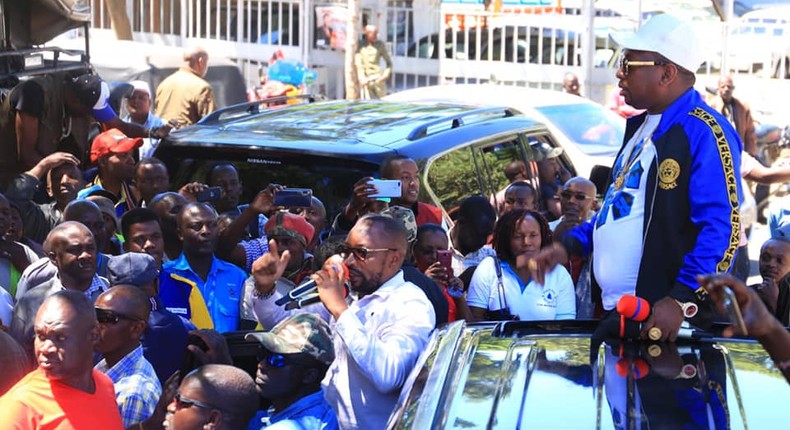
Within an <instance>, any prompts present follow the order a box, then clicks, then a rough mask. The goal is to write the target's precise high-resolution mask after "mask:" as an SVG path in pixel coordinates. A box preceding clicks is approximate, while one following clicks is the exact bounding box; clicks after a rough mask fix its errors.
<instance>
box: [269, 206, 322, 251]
mask: <svg viewBox="0 0 790 430" xmlns="http://www.w3.org/2000/svg"><path fill="white" fill-rule="evenodd" d="M263 231H265V232H266V235H267V236H269V237H274V236H287V237H293V238H295V239H297V240H298V241H300V242H302V245H304V246H307V244H308V243H310V241H311V240H313V232H314V231H315V228H313V226H312V225H310V223H309V222H307V220H306V219H304V217H303V216H300V215H296V214H292V213H290V212H284V211H280V212H277V213H276V214H275V215H274V216H273V217H271V218H269V221H266V225H265V226H264V227H263Z"/></svg>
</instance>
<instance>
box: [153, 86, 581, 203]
mask: <svg viewBox="0 0 790 430" xmlns="http://www.w3.org/2000/svg"><path fill="white" fill-rule="evenodd" d="M303 99H304V100H305V101H306V102H305V103H300V104H294V105H285V106H279V107H277V108H271V109H264V110H260V109H259V106H260V105H259V104H258V103H247V104H242V105H237V106H232V107H229V108H227V109H223V110H219V111H217V112H214V113H213V114H211V115H209V116H207V117H206V118H204V119H203V120H202V121H200V122H199V123H198V124H196V125H193V126H190V127H187V128H185V129H182V130H178V131H177V132H174V133H172V134H171V135H170V137H169V138H167V139H166V140H165V141H163V142H162V143H161V144H160V145H159V147H158V149H157V151H156V153H155V156H156V157H157V158H160V159H161V160H163V161H164V162H165V164H166V165H167V167H168V170H169V171H170V173H171V178H172V182H173V185H174V186H180V185H181V184H184V183H186V182H188V181H195V180H197V181H205V180H206V179H205V178H206V173H207V170H208V169H209V167H210V166H211V165H212V164H213V163H215V162H218V161H230V162H232V163H234V164H235V165H236V166H237V167H238V170H239V172H240V174H241V177H242V181H243V182H244V189H245V193H246V194H245V196H244V198H247V199H249V198H252V196H253V195H254V194H253V193H254V192H256V191H257V190H259V189H261V188H263V187H265V186H266V184H268V183H271V182H275V183H279V184H283V185H286V186H289V187H301V188H311V189H313V190H314V193H315V195H316V196H317V197H319V198H320V199H321V200H322V201H323V202H324V204H325V205H326V206H327V212H328V213H330V214H333V213H337V212H338V211H339V210H340V208H341V207H342V205H343V204H345V202H346V201H347V200H348V198H349V197H350V194H351V190H352V188H353V184H354V183H355V182H356V181H357V180H359V179H360V178H362V177H364V176H377V173H378V169H379V165H380V164H381V162H382V161H383V160H384V159H385V158H387V157H388V156H391V155H395V154H402V155H406V156H408V157H410V158H412V159H414V160H415V161H416V162H417V164H418V166H419V167H420V172H421V184H422V187H421V193H423V195H422V196H421V199H422V200H423V201H432V202H434V203H435V204H436V205H438V206H440V207H442V208H443V209H444V210H445V212H446V213H449V212H451V211H452V210H453V208H455V207H456V206H457V205H458V204H459V202H460V201H461V200H463V199H464V198H465V197H467V196H470V195H473V194H483V195H491V194H493V193H496V192H497V191H498V190H500V189H502V188H503V187H505V186H506V185H507V183H508V181H507V179H506V178H505V175H504V173H503V170H504V168H505V166H507V165H508V164H509V163H511V162H513V161H516V160H521V161H524V162H526V165H527V166H528V170H529V171H530V174H531V175H532V177H533V178H534V181H535V185H537V167H536V166H535V163H534V162H532V161H533V160H534V156H533V153H532V149H531V145H533V144H536V143H545V144H548V145H551V146H557V143H556V140H555V139H554V137H553V136H552V135H551V133H550V132H549V131H548V129H547V128H546V127H545V126H544V125H543V124H542V123H539V122H537V121H536V120H533V119H531V118H528V117H525V116H522V115H519V114H517V113H516V112H514V111H512V110H509V109H507V108H503V107H494V108H490V107H489V108H475V107H469V106H462V105H453V104H433V105H427V104H416V103H395V102H385V101H325V102H315V101H312V100H311V99H310V98H309V97H305V98H303ZM290 101H293V100H290ZM562 161H563V163H564V164H565V166H566V168H568V170H569V171H570V172H571V174H575V170H574V169H573V166H572V165H571V164H570V160H569V159H567V158H565V159H563V160H562Z"/></svg>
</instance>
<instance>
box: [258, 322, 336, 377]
mask: <svg viewBox="0 0 790 430" xmlns="http://www.w3.org/2000/svg"><path fill="white" fill-rule="evenodd" d="M244 339H246V340H251V339H255V340H257V341H258V342H260V343H261V345H263V346H264V347H265V348H266V349H268V350H269V351H271V352H275V353H277V354H305V355H308V356H310V357H313V358H314V359H316V360H317V361H318V362H320V363H323V364H326V365H330V364H331V363H332V361H334V360H335V348H334V346H333V344H332V330H331V329H330V328H329V324H327V322H326V321H324V320H323V319H321V317H320V316H318V314H314V313H308V312H305V313H300V314H296V315H293V316H290V317H288V318H286V319H284V320H282V321H280V322H279V323H277V325H275V326H274V328H272V329H271V330H270V331H268V332H265V333H248V334H247V335H246V336H244Z"/></svg>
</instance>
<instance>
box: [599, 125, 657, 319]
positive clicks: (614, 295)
mask: <svg viewBox="0 0 790 430" xmlns="http://www.w3.org/2000/svg"><path fill="white" fill-rule="evenodd" d="M660 121H661V115H660V114H658V115H648V116H647V118H646V119H645V122H643V123H642V126H640V127H639V130H637V132H636V133H634V136H633V137H631V139H630V140H629V141H628V143H627V144H626V147H625V149H624V150H623V151H622V152H621V154H620V155H619V156H618V157H617V160H616V161H615V163H614V168H613V169H612V171H613V172H614V173H615V175H614V178H618V176H619V175H620V172H624V175H623V181H622V184H621V187H620V188H619V189H618V187H617V185H618V181H617V180H615V181H614V182H613V183H612V184H611V185H610V186H609V189H608V190H607V192H606V198H605V199H604V203H603V207H602V208H601V210H600V211H599V213H598V218H597V219H596V221H595V230H594V232H593V244H594V246H593V273H594V274H595V279H596V280H597V281H598V284H599V285H600V286H601V294H602V299H603V307H604V309H606V310H611V309H614V308H615V306H617V301H618V300H619V299H620V297H621V296H622V295H623V294H634V291H635V290H636V279H637V277H638V276H639V264H640V262H641V260H642V246H643V241H644V228H643V227H644V217H645V206H646V205H647V203H646V202H645V199H646V198H647V192H646V189H647V176H648V173H649V171H650V166H651V165H652V164H653V161H654V160H655V158H656V148H655V146H653V141H652V140H651V136H652V135H653V132H654V131H655V129H656V127H658V123H659V122H660Z"/></svg>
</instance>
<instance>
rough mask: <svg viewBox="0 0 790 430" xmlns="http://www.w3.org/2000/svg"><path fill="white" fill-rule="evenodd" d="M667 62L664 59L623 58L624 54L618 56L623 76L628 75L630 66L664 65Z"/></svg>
mask: <svg viewBox="0 0 790 430" xmlns="http://www.w3.org/2000/svg"><path fill="white" fill-rule="evenodd" d="M667 64H669V63H667V62H665V61H656V60H651V61H637V60H629V59H628V58H625V56H623V57H620V70H622V71H623V76H628V72H630V69H629V68H630V67H652V66H666V65H667Z"/></svg>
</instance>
